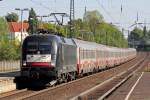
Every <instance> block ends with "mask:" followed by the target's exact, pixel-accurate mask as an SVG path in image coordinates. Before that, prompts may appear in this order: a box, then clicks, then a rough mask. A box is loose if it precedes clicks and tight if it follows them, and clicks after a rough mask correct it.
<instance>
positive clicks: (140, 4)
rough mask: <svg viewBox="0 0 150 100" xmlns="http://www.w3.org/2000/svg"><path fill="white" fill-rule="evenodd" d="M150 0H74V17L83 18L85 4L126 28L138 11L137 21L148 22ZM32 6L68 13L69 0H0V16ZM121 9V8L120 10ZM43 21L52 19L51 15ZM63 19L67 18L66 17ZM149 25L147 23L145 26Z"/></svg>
mask: <svg viewBox="0 0 150 100" xmlns="http://www.w3.org/2000/svg"><path fill="white" fill-rule="evenodd" d="M149 4H150V0H75V18H76V19H77V18H83V14H84V11H85V6H86V7H87V11H91V10H98V11H99V12H100V13H101V14H102V15H103V17H104V20H105V21H106V22H108V23H111V22H112V23H114V24H115V23H119V24H116V26H118V27H119V28H120V29H121V28H125V29H126V30H130V29H132V27H131V28H129V26H131V25H132V24H134V23H135V21H136V19H137V13H138V16H139V17H138V22H143V23H144V22H146V23H150V6H149ZM31 7H32V8H34V10H35V11H36V13H37V15H48V14H50V13H52V12H64V13H67V14H69V8H70V0H3V1H0V16H5V15H6V14H7V13H10V12H16V13H17V14H18V15H20V12H18V11H15V8H29V9H30V8H31ZM121 9H122V10H121ZM23 18H24V19H27V18H28V12H27V11H26V12H24V15H23ZM43 20H44V21H51V20H54V18H53V17H50V18H45V19H43ZM65 20H68V18H66V19H65ZM149 26H150V25H149V24H147V27H149Z"/></svg>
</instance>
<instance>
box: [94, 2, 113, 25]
mask: <svg viewBox="0 0 150 100" xmlns="http://www.w3.org/2000/svg"><path fill="white" fill-rule="evenodd" d="M96 1H97V3H98V4H99V5H100V7H101V8H102V9H103V10H104V12H105V13H106V14H107V15H108V16H109V17H110V18H111V19H112V20H113V21H114V22H116V21H115V19H114V18H113V17H112V16H111V14H110V13H109V12H108V11H107V10H106V9H105V7H104V6H103V5H102V4H101V3H100V1H99V0H96Z"/></svg>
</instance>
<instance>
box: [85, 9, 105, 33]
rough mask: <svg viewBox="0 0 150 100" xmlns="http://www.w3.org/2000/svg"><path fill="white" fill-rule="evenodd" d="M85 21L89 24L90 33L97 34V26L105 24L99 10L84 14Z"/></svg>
mask: <svg viewBox="0 0 150 100" xmlns="http://www.w3.org/2000/svg"><path fill="white" fill-rule="evenodd" d="M83 21H84V22H86V23H87V24H88V26H89V28H90V31H91V32H93V33H95V29H96V26H97V24H98V23H102V22H103V16H102V15H101V14H100V13H99V12H98V11H97V10H94V11H87V12H86V13H85V14H84V17H83Z"/></svg>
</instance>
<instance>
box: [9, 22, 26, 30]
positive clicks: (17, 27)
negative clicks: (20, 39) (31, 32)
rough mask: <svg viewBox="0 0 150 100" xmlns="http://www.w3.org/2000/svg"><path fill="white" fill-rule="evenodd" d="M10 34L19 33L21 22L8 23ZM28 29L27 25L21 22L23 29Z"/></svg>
mask: <svg viewBox="0 0 150 100" xmlns="http://www.w3.org/2000/svg"><path fill="white" fill-rule="evenodd" d="M8 25H9V30H10V32H21V22H8ZM28 28H29V24H28V23H24V22H23V29H24V30H27V29H28Z"/></svg>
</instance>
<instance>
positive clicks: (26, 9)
mask: <svg viewBox="0 0 150 100" xmlns="http://www.w3.org/2000/svg"><path fill="white" fill-rule="evenodd" d="M15 10H17V11H20V12H21V43H20V44H21V45H22V32H23V20H22V17H23V12H24V11H29V9H28V8H23V9H20V8H15Z"/></svg>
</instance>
